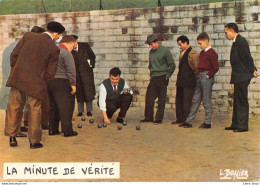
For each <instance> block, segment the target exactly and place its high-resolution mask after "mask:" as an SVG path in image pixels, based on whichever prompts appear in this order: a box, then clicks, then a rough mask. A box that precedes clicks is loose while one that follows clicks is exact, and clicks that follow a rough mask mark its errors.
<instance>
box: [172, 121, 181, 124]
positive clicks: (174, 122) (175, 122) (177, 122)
mask: <svg viewBox="0 0 260 185" xmlns="http://www.w3.org/2000/svg"><path fill="white" fill-rule="evenodd" d="M179 123H181V121H178V120H177V121H173V122H172V124H179Z"/></svg>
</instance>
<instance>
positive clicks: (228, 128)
mask: <svg viewBox="0 0 260 185" xmlns="http://www.w3.org/2000/svg"><path fill="white" fill-rule="evenodd" d="M225 130H236V128H234V127H225Z"/></svg>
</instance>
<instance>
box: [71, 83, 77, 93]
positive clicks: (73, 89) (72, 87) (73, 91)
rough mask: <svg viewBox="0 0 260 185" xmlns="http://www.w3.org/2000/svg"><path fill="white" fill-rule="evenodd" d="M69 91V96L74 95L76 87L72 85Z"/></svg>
mask: <svg viewBox="0 0 260 185" xmlns="http://www.w3.org/2000/svg"><path fill="white" fill-rule="evenodd" d="M71 89H72V91H71V94H75V93H76V86H75V85H72V86H71Z"/></svg>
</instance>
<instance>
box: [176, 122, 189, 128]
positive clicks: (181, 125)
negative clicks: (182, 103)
mask: <svg viewBox="0 0 260 185" xmlns="http://www.w3.org/2000/svg"><path fill="white" fill-rule="evenodd" d="M186 125H190V123H188V122H185V123H181V124H179V127H183V126H186Z"/></svg>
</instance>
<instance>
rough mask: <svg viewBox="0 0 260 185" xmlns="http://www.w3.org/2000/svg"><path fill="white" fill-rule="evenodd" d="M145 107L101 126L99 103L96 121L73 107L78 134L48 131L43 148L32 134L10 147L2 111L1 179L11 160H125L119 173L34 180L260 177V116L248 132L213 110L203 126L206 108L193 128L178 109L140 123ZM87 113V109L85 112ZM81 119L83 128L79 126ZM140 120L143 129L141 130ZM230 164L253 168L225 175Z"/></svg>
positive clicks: (186, 179)
mask: <svg viewBox="0 0 260 185" xmlns="http://www.w3.org/2000/svg"><path fill="white" fill-rule="evenodd" d="M143 111H144V110H143V109H142V108H130V110H129V112H128V114H127V119H126V120H127V122H128V124H127V126H123V129H122V130H118V129H117V126H118V125H119V124H116V123H115V119H116V115H117V113H116V115H114V117H113V118H112V124H111V125H109V126H107V127H106V128H98V127H97V124H98V123H101V120H102V118H101V114H100V112H99V110H98V109H94V112H93V115H94V116H93V117H92V118H93V119H94V120H95V123H94V124H90V123H89V121H88V120H89V118H88V117H86V118H87V120H86V121H81V120H80V117H77V116H76V114H77V112H76V111H75V113H74V118H75V121H73V124H74V125H73V126H74V130H75V131H78V132H79V135H78V136H76V137H68V138H65V137H63V135H58V136H49V135H48V131H46V130H44V131H43V136H42V144H43V145H44V147H43V148H41V149H34V150H32V149H30V147H29V142H28V138H17V141H18V147H15V148H11V147H9V137H7V136H4V134H3V132H4V118H5V113H4V111H3V110H1V111H0V116H1V117H0V123H1V125H2V126H1V127H0V133H2V134H1V135H0V152H1V158H0V169H1V170H0V179H1V180H0V181H21V180H5V179H3V163H7V162H23V163H27V162H120V178H119V179H112V180H111V179H110V180H108V179H102V180H91V179H90V180H89V179H80V180H79V179H71V180H48V179H46V180H28V181H29V182H30V181H43V182H44V181H45V182H50V181H78V182H84V181H105V182H107V181H120V182H125V181H130V182H133V181H140V182H153V181H155V182H158V181H167V182H168V181H172V182H176V181H180V182H183V181H194V182H200V181H202V182H204V181H217V182H219V181H220V182H222V181H228V182H233V181H234V182H237V181H251V182H252V181H260V125H259V122H260V117H257V116H250V121H249V122H250V124H249V132H244V133H234V132H233V131H225V130H224V128H225V127H226V126H230V121H231V114H230V113H228V114H221V115H219V114H216V113H215V114H213V117H212V128H211V129H204V130H202V129H198V126H199V125H200V124H201V123H202V122H203V116H204V113H203V112H200V113H198V115H197V117H196V121H195V123H194V125H193V128H180V127H178V125H172V124H171V122H172V121H174V120H175V117H174V116H175V113H173V112H172V110H167V111H166V112H165V116H164V123H163V124H161V125H153V124H152V123H141V124H140V123H139V121H140V120H141V119H143V118H144V117H143ZM84 116H85V115H84ZM78 123H81V124H82V125H83V127H82V128H77V124H78ZM137 125H140V126H141V129H140V130H136V126H137ZM226 169H230V170H239V169H244V170H247V171H248V176H247V179H244V180H243V179H242V180H241V179H238V178H233V179H231V180H222V179H220V178H221V177H223V175H222V176H221V175H220V171H221V170H222V172H223V171H224V170H226ZM23 181H24V180H23Z"/></svg>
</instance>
